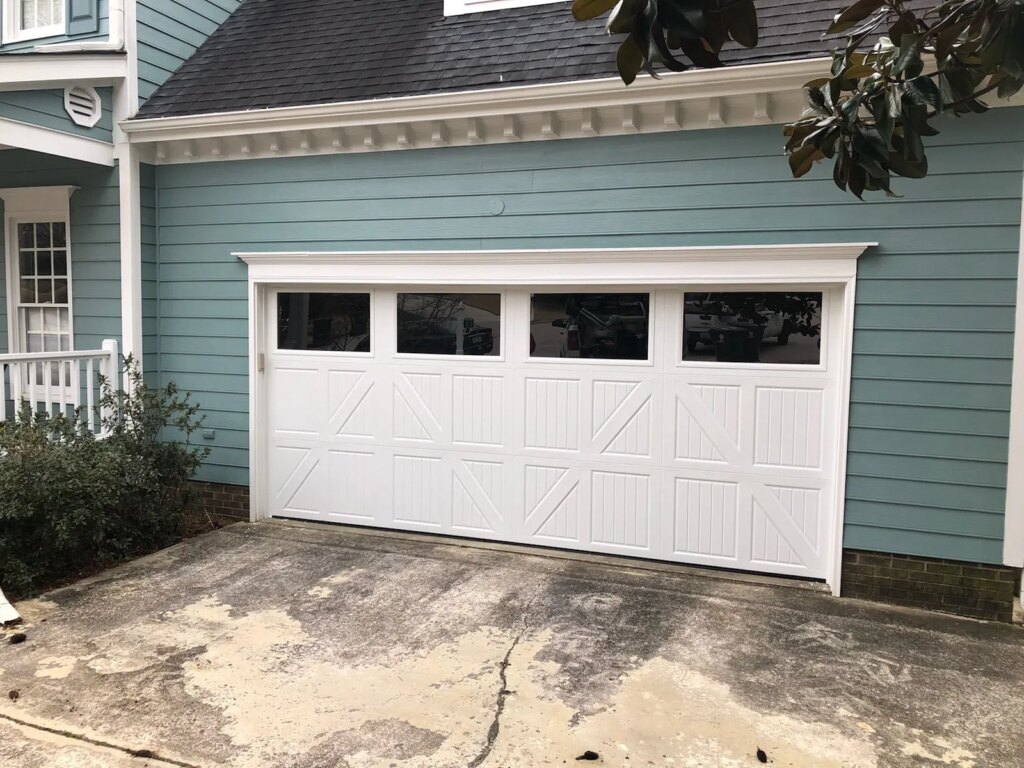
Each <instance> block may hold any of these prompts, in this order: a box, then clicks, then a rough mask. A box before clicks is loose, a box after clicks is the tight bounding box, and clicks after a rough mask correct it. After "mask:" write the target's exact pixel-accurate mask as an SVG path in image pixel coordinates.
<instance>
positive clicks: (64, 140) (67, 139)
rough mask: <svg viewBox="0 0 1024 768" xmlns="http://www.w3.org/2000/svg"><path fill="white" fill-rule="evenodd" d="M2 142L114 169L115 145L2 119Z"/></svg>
mask: <svg viewBox="0 0 1024 768" xmlns="http://www.w3.org/2000/svg"><path fill="white" fill-rule="evenodd" d="M0 138H2V139H3V143H4V144H5V145H7V146H8V147H13V148H16V149H27V150H30V151H32V152H42V153H43V154H46V155H57V156H58V157H69V158H71V159H72V160H82V161H83V162H86V163H94V164H96V165H108V166H113V165H114V145H113V144H108V143H107V142H104V141H97V140H96V139H89V138H86V137H84V136H76V135H74V134H72V133H64V132H63V131H54V130H50V129H49V128H41V127H39V126H38V125H30V124H29V123H22V122H19V121H17V120H8V119H7V118H3V117H0Z"/></svg>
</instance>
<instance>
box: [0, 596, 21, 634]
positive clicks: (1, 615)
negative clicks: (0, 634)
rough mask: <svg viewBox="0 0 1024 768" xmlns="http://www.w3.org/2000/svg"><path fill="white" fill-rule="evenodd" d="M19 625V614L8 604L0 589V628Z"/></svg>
mask: <svg viewBox="0 0 1024 768" xmlns="http://www.w3.org/2000/svg"><path fill="white" fill-rule="evenodd" d="M20 623H21V614H19V613H18V611H17V610H15V608H14V606H13V605H11V604H10V602H8V600H7V598H6V597H5V596H4V591H3V589H0V626H4V627H13V626H14V625H15V624H20Z"/></svg>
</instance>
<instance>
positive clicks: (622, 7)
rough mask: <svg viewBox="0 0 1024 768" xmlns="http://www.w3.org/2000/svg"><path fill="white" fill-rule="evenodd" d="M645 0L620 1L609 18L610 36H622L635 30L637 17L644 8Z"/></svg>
mask: <svg viewBox="0 0 1024 768" xmlns="http://www.w3.org/2000/svg"><path fill="white" fill-rule="evenodd" d="M644 5H645V3H644V0H619V2H617V3H616V4H615V7H614V8H613V9H612V14H611V16H609V17H608V24H607V28H608V32H609V34H613V35H614V34H621V33H624V32H629V31H630V30H632V29H633V25H634V24H635V22H636V17H637V15H638V14H639V13H640V12H641V11H642V10H643V8H644Z"/></svg>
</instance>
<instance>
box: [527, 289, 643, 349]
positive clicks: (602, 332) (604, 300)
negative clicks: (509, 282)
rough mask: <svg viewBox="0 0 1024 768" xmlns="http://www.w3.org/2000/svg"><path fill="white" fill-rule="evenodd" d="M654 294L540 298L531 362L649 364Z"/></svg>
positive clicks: (533, 301)
mask: <svg viewBox="0 0 1024 768" xmlns="http://www.w3.org/2000/svg"><path fill="white" fill-rule="evenodd" d="M650 309H651V295H650V294H649V293H535V294H533V295H532V296H531V297H530V316H531V323H530V357H564V358H593V359H603V360H647V346H648V340H649V337H650Z"/></svg>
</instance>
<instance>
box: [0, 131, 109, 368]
mask: <svg viewBox="0 0 1024 768" xmlns="http://www.w3.org/2000/svg"><path fill="white" fill-rule="evenodd" d="M63 185H72V186H77V187H79V189H77V190H76V191H75V193H74V194H73V195H72V196H71V293H72V312H73V316H74V326H75V349H99V348H100V346H101V344H102V343H103V340H104V339H118V340H120V338H121V246H120V231H119V223H118V222H119V200H118V194H119V193H118V180H117V169H116V168H107V167H104V166H97V165H89V164H87V163H80V162H77V161H75V160H67V159H64V158H59V157H53V156H51V155H41V154H35V153H32V152H25V151H23V150H5V151H3V152H0V188H7V187H50V186H63ZM2 214H3V201H0V218H2ZM3 240H4V238H3V237H0V352H6V351H7V350H8V349H9V347H8V341H9V339H8V338H7V310H8V307H7V290H6V287H5V285H6V279H7V276H6V257H5V255H4V248H5V243H4V242H3Z"/></svg>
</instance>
